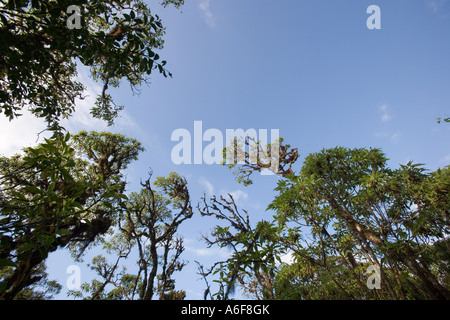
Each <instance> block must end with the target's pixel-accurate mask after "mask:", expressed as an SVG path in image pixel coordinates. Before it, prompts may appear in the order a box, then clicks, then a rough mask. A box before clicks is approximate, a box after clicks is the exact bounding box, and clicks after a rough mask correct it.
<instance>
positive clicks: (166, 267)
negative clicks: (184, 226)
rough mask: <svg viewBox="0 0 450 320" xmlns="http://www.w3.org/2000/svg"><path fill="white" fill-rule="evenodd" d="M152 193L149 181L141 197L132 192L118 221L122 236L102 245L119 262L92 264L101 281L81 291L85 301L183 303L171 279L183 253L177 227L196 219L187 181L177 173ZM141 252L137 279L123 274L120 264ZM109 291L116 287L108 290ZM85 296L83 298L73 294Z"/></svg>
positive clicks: (160, 179) (160, 180)
mask: <svg viewBox="0 0 450 320" xmlns="http://www.w3.org/2000/svg"><path fill="white" fill-rule="evenodd" d="M154 185H155V186H156V187H157V190H154V189H153V188H152V186H151V184H150V178H149V179H148V180H147V181H146V182H145V183H143V184H142V186H143V188H142V189H141V191H140V192H137V193H136V192H133V193H131V194H130V196H129V199H128V200H127V201H126V204H125V205H124V210H123V211H122V212H121V214H120V215H119V216H118V218H117V220H116V227H117V229H118V231H117V232H116V233H115V235H114V236H113V238H112V239H110V240H108V241H107V242H105V244H104V248H105V249H106V251H107V253H109V254H113V255H114V256H115V257H116V258H115V262H114V263H113V264H111V263H109V262H108V261H107V259H106V257H104V256H102V255H100V256H97V257H95V258H94V259H93V263H92V266H91V268H92V269H93V270H95V271H96V273H97V274H98V275H99V276H100V277H101V280H97V279H95V280H94V281H92V282H91V284H88V283H85V284H83V285H82V290H83V291H84V292H86V293H88V294H89V296H87V297H86V299H127V300H133V299H136V298H137V299H140V300H150V299H152V298H153V296H154V295H155V294H158V297H159V299H160V300H180V299H184V297H185V292H184V291H178V290H175V280H174V279H173V278H172V275H173V273H174V272H176V271H181V270H182V269H183V267H184V266H185V264H186V263H185V262H184V261H181V260H180V256H181V254H182V253H183V251H184V247H183V239H182V238H181V237H178V236H177V235H176V233H177V230H178V227H179V226H180V224H181V223H183V222H184V221H185V220H187V219H190V218H191V217H192V215H193V211H192V207H191V204H190V196H189V191H188V188H187V183H186V180H185V179H184V178H182V177H180V176H179V175H177V174H176V173H171V174H170V175H169V176H168V177H167V178H164V177H158V178H157V179H156V180H155V182H154ZM133 249H136V250H137V256H138V259H137V261H136V266H137V268H138V270H137V273H136V274H130V273H127V272H126V268H125V267H123V268H122V271H120V272H119V268H120V262H121V261H123V260H124V259H127V258H128V257H129V255H130V253H131V252H132V250H133ZM107 286H109V287H112V289H110V290H109V289H108V288H107ZM71 294H72V295H74V296H77V297H81V296H83V294H82V292H80V291H76V292H72V293H71Z"/></svg>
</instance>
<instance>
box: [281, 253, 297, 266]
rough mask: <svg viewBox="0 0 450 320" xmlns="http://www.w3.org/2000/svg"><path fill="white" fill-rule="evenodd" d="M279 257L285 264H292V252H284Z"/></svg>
mask: <svg viewBox="0 0 450 320" xmlns="http://www.w3.org/2000/svg"><path fill="white" fill-rule="evenodd" d="M280 259H281V261H282V262H284V263H286V264H293V263H294V256H293V255H292V252H288V253H285V254H283V255H281V256H280Z"/></svg>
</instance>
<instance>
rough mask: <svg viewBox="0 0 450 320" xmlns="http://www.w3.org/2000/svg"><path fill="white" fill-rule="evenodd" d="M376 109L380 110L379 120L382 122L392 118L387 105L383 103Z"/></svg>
mask: <svg viewBox="0 0 450 320" xmlns="http://www.w3.org/2000/svg"><path fill="white" fill-rule="evenodd" d="M378 109H379V111H380V112H381V121H382V122H388V121H391V120H392V115H391V114H390V113H389V112H388V106H387V105H385V104H384V105H382V106H381V107H379V108H378Z"/></svg>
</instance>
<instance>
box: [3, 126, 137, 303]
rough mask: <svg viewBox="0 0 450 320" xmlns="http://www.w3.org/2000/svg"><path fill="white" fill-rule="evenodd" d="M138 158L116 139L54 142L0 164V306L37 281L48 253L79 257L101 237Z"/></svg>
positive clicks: (129, 144)
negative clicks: (65, 250)
mask: <svg viewBox="0 0 450 320" xmlns="http://www.w3.org/2000/svg"><path fill="white" fill-rule="evenodd" d="M141 151H143V148H142V147H141V145H140V143H139V142H137V141H136V140H134V139H130V138H126V137H124V136H122V135H120V134H111V133H96V132H93V133H86V132H81V133H80V134H78V135H75V136H73V137H71V136H70V135H69V134H66V135H65V136H63V135H56V136H55V137H54V138H53V139H46V140H45V142H44V143H42V144H40V145H38V146H36V147H33V148H26V149H24V154H23V155H16V156H13V157H11V158H5V157H2V158H0V182H1V189H0V259H1V260H0V262H1V263H2V264H1V265H0V268H5V267H13V269H12V270H11V271H10V272H8V273H6V274H5V277H4V278H2V279H1V284H2V285H1V286H0V289H1V290H0V298H2V299H13V298H15V297H16V296H17V295H18V294H19V292H21V291H22V290H23V289H25V288H27V287H28V286H30V285H33V284H34V283H35V282H36V281H38V280H39V279H38V278H37V277H34V276H33V274H34V272H35V271H36V267H37V266H38V265H39V264H40V263H42V262H43V261H44V260H45V259H46V258H47V256H48V254H49V253H50V252H53V251H55V250H57V249H58V248H62V247H65V246H72V248H73V250H76V251H77V252H78V256H80V255H81V254H82V253H83V251H84V249H86V247H87V246H88V245H89V244H90V243H91V242H93V241H94V240H95V239H96V238H97V236H98V235H101V234H104V233H105V232H106V231H107V230H108V229H109V227H110V226H111V224H112V221H113V219H114V216H115V215H116V214H117V213H118V209H119V208H120V206H121V203H122V202H123V200H124V199H125V198H126V196H125V195H124V191H125V181H123V180H122V179H123V177H122V173H121V172H122V170H124V169H125V168H126V167H127V165H128V164H129V163H130V162H131V161H133V160H136V159H137V156H138V154H139V152H141Z"/></svg>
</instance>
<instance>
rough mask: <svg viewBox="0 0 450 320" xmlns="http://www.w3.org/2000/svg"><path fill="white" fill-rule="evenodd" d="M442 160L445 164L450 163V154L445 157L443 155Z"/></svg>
mask: <svg viewBox="0 0 450 320" xmlns="http://www.w3.org/2000/svg"><path fill="white" fill-rule="evenodd" d="M440 162H441V163H444V164H446V165H447V164H450V154H448V155H446V156H445V157H443V158H441V160H440Z"/></svg>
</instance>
